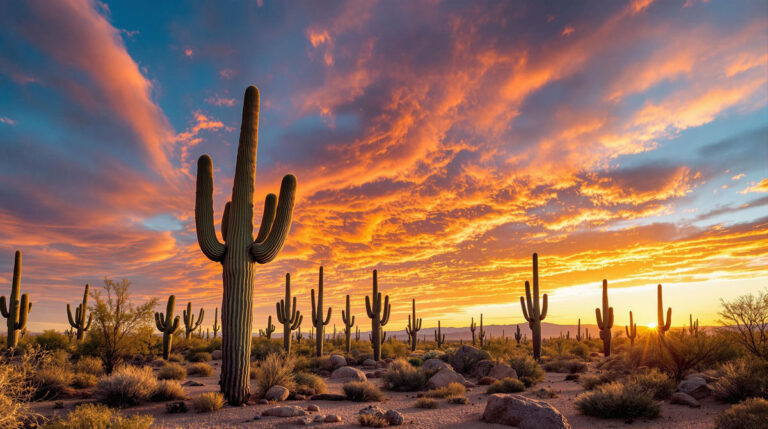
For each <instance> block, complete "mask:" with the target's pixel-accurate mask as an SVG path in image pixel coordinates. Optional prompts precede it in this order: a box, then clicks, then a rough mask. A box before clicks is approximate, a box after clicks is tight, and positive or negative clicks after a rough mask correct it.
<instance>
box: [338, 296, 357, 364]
mask: <svg viewBox="0 0 768 429" xmlns="http://www.w3.org/2000/svg"><path fill="white" fill-rule="evenodd" d="M341 321H342V322H344V339H345V340H346V350H347V353H349V352H350V350H351V349H352V327H353V326H355V316H353V315H352V310H351V309H350V306H349V295H347V310H346V311H344V310H341Z"/></svg>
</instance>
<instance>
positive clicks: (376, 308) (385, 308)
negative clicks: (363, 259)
mask: <svg viewBox="0 0 768 429" xmlns="http://www.w3.org/2000/svg"><path fill="white" fill-rule="evenodd" d="M371 301H373V302H371ZM365 310H366V312H367V313H368V317H370V318H371V335H372V336H371V343H372V345H373V360H375V361H377V362H378V361H379V360H380V359H381V343H382V342H383V341H384V338H382V334H381V331H382V330H383V328H382V326H384V325H386V324H387V322H389V310H390V305H389V295H387V296H385V297H384V301H383V304H382V300H381V292H379V280H378V273H377V271H376V270H373V295H372V296H371V297H368V296H366V297H365Z"/></svg>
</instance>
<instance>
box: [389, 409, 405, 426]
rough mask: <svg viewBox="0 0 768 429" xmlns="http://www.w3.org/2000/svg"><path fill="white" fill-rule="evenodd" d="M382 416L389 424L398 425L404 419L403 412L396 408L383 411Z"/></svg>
mask: <svg viewBox="0 0 768 429" xmlns="http://www.w3.org/2000/svg"><path fill="white" fill-rule="evenodd" d="M384 418H386V419H387V423H389V425H390V426H400V425H401V424H403V421H404V420H405V418H403V414H402V413H401V412H400V411H397V410H387V412H386V413H384Z"/></svg>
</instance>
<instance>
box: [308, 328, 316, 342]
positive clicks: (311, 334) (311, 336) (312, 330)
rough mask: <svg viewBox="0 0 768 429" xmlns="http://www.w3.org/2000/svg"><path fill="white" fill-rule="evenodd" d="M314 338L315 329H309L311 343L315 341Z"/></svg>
mask: <svg viewBox="0 0 768 429" xmlns="http://www.w3.org/2000/svg"><path fill="white" fill-rule="evenodd" d="M314 338H315V328H313V327H311V326H310V327H309V334H307V339H308V340H309V341H312V340H314Z"/></svg>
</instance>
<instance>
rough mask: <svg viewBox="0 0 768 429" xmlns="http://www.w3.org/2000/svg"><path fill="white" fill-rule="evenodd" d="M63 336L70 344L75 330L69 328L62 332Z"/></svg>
mask: <svg viewBox="0 0 768 429" xmlns="http://www.w3.org/2000/svg"><path fill="white" fill-rule="evenodd" d="M64 334H66V336H67V341H68V342H70V343H71V342H72V338H75V330H74V329H73V328H72V327H71V326H70V327H69V329H67V330H66V331H64Z"/></svg>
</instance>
